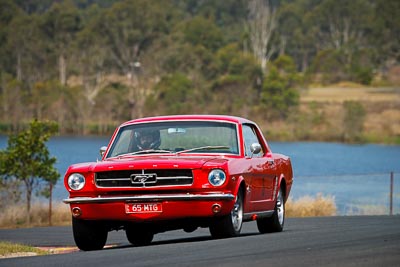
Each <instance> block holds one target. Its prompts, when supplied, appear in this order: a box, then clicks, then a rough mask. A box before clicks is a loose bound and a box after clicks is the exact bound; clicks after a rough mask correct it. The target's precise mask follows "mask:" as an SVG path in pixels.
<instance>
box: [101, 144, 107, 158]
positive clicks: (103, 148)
mask: <svg viewBox="0 0 400 267" xmlns="http://www.w3.org/2000/svg"><path fill="white" fill-rule="evenodd" d="M106 151H107V147H106V146H102V147H100V156H101V157H102V158H103V156H104V153H106Z"/></svg>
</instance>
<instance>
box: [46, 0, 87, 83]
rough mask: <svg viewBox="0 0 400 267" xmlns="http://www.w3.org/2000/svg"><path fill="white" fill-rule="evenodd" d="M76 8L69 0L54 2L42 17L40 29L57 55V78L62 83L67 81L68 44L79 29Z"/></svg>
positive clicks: (79, 24)
mask: <svg viewBox="0 0 400 267" xmlns="http://www.w3.org/2000/svg"><path fill="white" fill-rule="evenodd" d="M81 20H82V18H81V17H80V15H79V12H78V9H77V8H76V6H75V5H74V3H73V2H72V1H71V0H65V1H63V2H61V3H55V4H54V5H53V6H52V7H51V8H50V10H49V11H47V12H46V14H45V15H44V18H43V23H42V30H43V31H44V33H45V34H46V35H47V37H48V38H49V41H50V43H51V44H52V45H53V47H52V48H53V49H54V51H55V53H56V54H57V57H58V70H59V80H60V83H61V84H62V85H66V82H67V78H68V77H67V59H68V53H69V46H70V45H71V43H72V41H73V40H74V39H75V38H76V34H77V33H78V32H79V31H80V30H81V27H82V25H81Z"/></svg>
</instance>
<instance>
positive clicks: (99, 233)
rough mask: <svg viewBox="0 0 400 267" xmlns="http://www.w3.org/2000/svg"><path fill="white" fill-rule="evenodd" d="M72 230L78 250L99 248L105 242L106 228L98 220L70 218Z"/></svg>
mask: <svg viewBox="0 0 400 267" xmlns="http://www.w3.org/2000/svg"><path fill="white" fill-rule="evenodd" d="M72 230H73V234H74V240H75V243H76V245H77V247H78V248H79V249H80V250H85V251H89V250H99V249H102V248H103V247H104V245H105V244H106V241H107V236H108V230H107V228H105V227H104V226H103V224H101V223H100V222H96V221H85V220H78V219H76V218H72Z"/></svg>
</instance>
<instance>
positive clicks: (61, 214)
mask: <svg viewBox="0 0 400 267" xmlns="http://www.w3.org/2000/svg"><path fill="white" fill-rule="evenodd" d="M52 210H53V212H52V225H69V224H70V223H71V213H70V211H69V207H68V205H66V204H64V203H56V204H53V209H52ZM26 219H27V218H26V208H25V206H21V205H20V204H16V205H12V206H7V207H6V208H5V209H4V210H3V211H2V212H1V214H0V228H20V227H32V226H49V207H48V204H47V203H36V204H33V205H32V208H31V224H30V225H28V224H27V220H26Z"/></svg>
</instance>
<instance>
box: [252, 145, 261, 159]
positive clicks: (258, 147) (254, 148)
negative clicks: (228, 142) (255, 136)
mask: <svg viewBox="0 0 400 267" xmlns="http://www.w3.org/2000/svg"><path fill="white" fill-rule="evenodd" d="M260 151H261V145H260V144H259V143H253V144H251V145H250V152H251V157H253V155H254V154H258V153H260Z"/></svg>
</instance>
